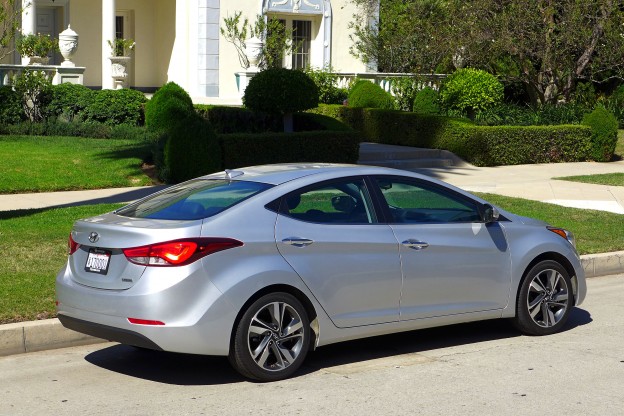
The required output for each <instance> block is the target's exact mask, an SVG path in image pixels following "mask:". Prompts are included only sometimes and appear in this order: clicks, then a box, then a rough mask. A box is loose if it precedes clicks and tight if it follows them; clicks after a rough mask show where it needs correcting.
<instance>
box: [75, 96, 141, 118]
mask: <svg viewBox="0 0 624 416" xmlns="http://www.w3.org/2000/svg"><path fill="white" fill-rule="evenodd" d="M146 102H147V99H146V98H145V95H143V93H142V92H140V91H136V90H131V89H127V88H124V89H121V90H101V91H93V96H92V101H91V103H90V104H89V105H87V106H86V107H85V108H84V110H83V111H82V112H81V115H82V117H81V118H82V120H84V121H86V122H91V121H96V122H99V123H104V124H108V125H111V126H114V125H119V124H130V125H133V126H141V125H143V124H144V122H145V115H144V109H143V107H144V105H145V103H146Z"/></svg>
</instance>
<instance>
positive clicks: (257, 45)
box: [245, 36, 264, 71]
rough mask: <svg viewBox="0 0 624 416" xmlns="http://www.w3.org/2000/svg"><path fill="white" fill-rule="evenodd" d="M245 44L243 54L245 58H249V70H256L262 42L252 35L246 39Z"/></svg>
mask: <svg viewBox="0 0 624 416" xmlns="http://www.w3.org/2000/svg"><path fill="white" fill-rule="evenodd" d="M245 45H246V47H245V55H247V59H249V70H250V71H257V70H258V64H259V63H260V57H261V55H262V47H263V46H264V43H263V42H262V41H261V40H260V39H258V38H257V37H255V36H254V37H253V38H250V39H247V41H246V42H245Z"/></svg>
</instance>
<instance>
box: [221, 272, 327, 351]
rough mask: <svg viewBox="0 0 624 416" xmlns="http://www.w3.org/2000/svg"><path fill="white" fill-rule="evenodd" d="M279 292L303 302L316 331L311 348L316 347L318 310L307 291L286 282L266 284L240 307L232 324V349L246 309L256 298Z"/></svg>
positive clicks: (311, 324) (314, 331) (312, 326)
mask: <svg viewBox="0 0 624 416" xmlns="http://www.w3.org/2000/svg"><path fill="white" fill-rule="evenodd" d="M278 292H282V293H288V294H290V295H292V296H294V297H295V298H297V300H298V301H299V302H301V304H302V305H303V307H304V308H305V310H306V313H307V314H308V319H309V320H310V327H311V329H312V332H313V333H314V335H313V339H314V342H311V343H310V348H311V349H314V348H315V346H316V345H317V343H318V337H319V330H318V323H317V319H316V318H317V312H316V309H315V308H314V305H313V304H312V302H311V301H310V299H309V298H308V296H306V294H305V293H303V292H302V291H301V290H299V289H297V288H296V287H294V286H290V285H284V284H275V285H270V286H266V287H264V288H262V289H260V290H259V291H257V292H256V293H254V294H253V295H252V296H251V297H250V298H249V299H247V301H246V302H245V303H244V304H243V306H242V307H241V308H240V310H239V311H238V314H237V315H236V319H235V320H234V324H233V325H232V328H231V333H230V350H232V347H233V345H234V334H235V332H236V328H237V327H238V324H239V322H240V320H241V319H242V317H243V315H244V314H245V311H247V309H249V307H250V306H251V305H252V304H253V303H254V302H255V301H256V300H258V299H260V298H261V297H262V296H264V295H267V294H269V293H278Z"/></svg>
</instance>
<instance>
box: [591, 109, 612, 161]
mask: <svg viewBox="0 0 624 416" xmlns="http://www.w3.org/2000/svg"><path fill="white" fill-rule="evenodd" d="M583 124H584V125H586V126H589V127H590V128H591V144H592V148H591V157H592V159H593V160H595V161H597V162H608V161H610V160H611V157H612V156H613V152H614V151H615V145H616V144H617V140H618V138H617V133H618V131H617V130H618V121H617V119H616V118H615V116H614V115H613V114H611V113H610V112H609V110H607V109H606V108H604V107H601V106H599V107H596V109H595V110H594V111H592V112H591V113H589V114H587V115H586V116H585V117H583Z"/></svg>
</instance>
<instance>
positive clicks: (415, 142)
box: [311, 105, 591, 166]
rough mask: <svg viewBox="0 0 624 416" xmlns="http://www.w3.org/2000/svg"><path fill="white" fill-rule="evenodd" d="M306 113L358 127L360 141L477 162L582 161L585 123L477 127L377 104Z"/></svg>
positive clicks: (585, 155)
mask: <svg viewBox="0 0 624 416" xmlns="http://www.w3.org/2000/svg"><path fill="white" fill-rule="evenodd" d="M311 112H314V113H317V114H324V115H327V116H330V117H334V118H336V119H338V120H340V121H342V122H343V123H345V124H347V125H349V126H351V127H352V128H353V129H355V130H357V131H359V132H361V134H362V139H363V140H364V141H370V142H377V143H386V144H395V145H401V146H412V147H424V148H432V149H444V150H449V151H451V152H453V153H455V154H456V155H458V156H459V157H461V158H463V159H465V160H466V161H468V162H470V163H473V164H475V165H478V166H496V165H506V164H519V163H548V162H563V161H566V162H571V161H582V160H587V159H588V158H589V155H590V147H591V142H590V140H591V130H590V129H589V128H588V127H586V126H571V125H567V126H533V127H521V126H505V127H487V126H476V125H474V124H473V123H471V122H469V121H467V120H463V119H454V118H449V117H443V116H435V115H421V114H416V113H407V112H398V111H388V110H380V109H359V108H355V109H354V108H347V107H344V106H336V105H326V106H320V107H318V108H316V109H314V110H311Z"/></svg>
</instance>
